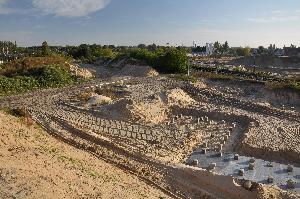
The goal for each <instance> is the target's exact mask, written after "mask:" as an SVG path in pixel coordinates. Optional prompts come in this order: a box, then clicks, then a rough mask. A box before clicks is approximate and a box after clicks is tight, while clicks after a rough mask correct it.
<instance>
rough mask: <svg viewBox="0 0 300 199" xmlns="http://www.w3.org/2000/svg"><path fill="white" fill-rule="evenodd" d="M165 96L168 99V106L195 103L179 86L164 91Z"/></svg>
mask: <svg viewBox="0 0 300 199" xmlns="http://www.w3.org/2000/svg"><path fill="white" fill-rule="evenodd" d="M166 97H167V100H168V106H172V105H180V106H183V107H185V106H188V105H191V104H193V103H195V100H194V99H193V98H191V97H190V96H189V95H188V94H187V93H186V92H184V91H183V90H182V89H180V88H176V89H173V90H170V91H168V92H166Z"/></svg>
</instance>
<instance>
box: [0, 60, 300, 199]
mask: <svg viewBox="0 0 300 199" xmlns="http://www.w3.org/2000/svg"><path fill="white" fill-rule="evenodd" d="M98 64H99V65H98V66H96V65H82V66H80V67H82V70H89V71H90V72H91V73H93V75H95V76H96V78H95V79H93V80H92V81H88V82H84V83H81V84H78V85H72V86H68V87H63V88H51V89H45V90H38V91H33V92H30V93H27V94H20V95H15V96H9V97H2V98H0V107H1V108H2V109H7V108H10V109H25V110H26V112H27V113H28V114H29V115H30V118H31V119H32V120H33V122H34V123H36V124H37V125H39V126H40V128H41V129H43V131H46V132H47V133H48V134H49V135H50V136H51V137H54V138H55V140H58V141H59V142H60V143H63V144H66V145H68V146H71V148H72V149H71V150H79V151H84V152H87V153H88V154H90V155H92V156H93V157H94V158H96V159H100V160H104V161H105V162H106V163H108V164H109V165H112V166H113V167H116V168H118V169H121V170H122V171H125V172H126V173H127V174H130V175H132V176H136V177H137V178H138V179H139V180H141V181H142V182H143V183H146V184H147V185H149V186H150V187H151V189H155V190H157V192H159V193H161V195H160V194H158V193H157V192H155V193H154V192H150V191H149V192H148V193H153V195H146V196H144V197H141V196H136V195H128V196H127V197H131V198H159V197H160V198H230V199H240V198H243V199H252V198H253V199H255V198H291V199H292V198H293V199H294V198H299V194H300V113H299V110H300V94H299V92H298V93H297V92H295V91H290V90H280V91H277V90H275V91H274V90H271V89H269V88H267V87H265V85H262V84H259V83H255V82H253V83H249V82H243V81H238V80H209V79H204V78H198V79H197V81H196V82H190V81H182V80H178V79H176V78H175V77H173V76H169V75H159V74H158V73H157V72H156V71H154V70H153V69H151V68H150V67H148V66H134V67H133V66H130V67H129V66H123V65H120V64H117V65H116V66H115V67H109V68H108V67H106V66H105V64H103V63H98ZM110 64H111V63H110ZM126 67H127V68H126ZM128 68H130V69H131V70H128ZM96 69H97V70H96ZM116 71H117V72H116ZM120 71H121V72H120ZM122 71H123V72H122ZM1 118H2V119H1V125H4V126H2V127H1V129H2V132H1V133H3V135H2V136H1V137H6V136H8V135H5V129H6V128H9V127H6V124H5V123H3V122H2V121H4V122H5V121H6V119H5V117H4V115H2V116H1ZM14 126H16V125H14ZM0 141H1V142H0V143H2V144H1V145H2V146H4V147H5V146H6V145H5V142H7V141H5V140H4V139H3V140H0ZM7 145H8V144H7ZM50 145H51V143H50V144H49V146H47V147H50ZM7 147H8V146H7ZM8 151H9V152H11V153H13V154H18V153H21V151H22V147H21V148H19V147H18V144H16V147H15V148H10V150H8ZM11 155H12V154H1V158H3V160H4V161H6V160H7V167H5V166H1V175H0V184H1V186H4V185H5V186H13V185H14V186H15V185H16V182H14V181H13V179H14V178H13V177H11V176H10V175H9V171H6V170H9V168H10V167H9V162H10V161H9V160H10V157H11ZM23 158H24V157H23ZM65 159H67V160H70V159H68V158H65ZM4 165H5V164H4ZM10 172H11V171H10ZM15 172H16V173H18V172H17V171H15ZM19 172H21V169H20V170H19ZM11 175H13V174H11ZM14 175H17V174H14ZM94 181H97V180H95V179H94ZM8 182H11V185H10V184H9V183H8ZM20 186H22V185H20ZM24 186H25V185H24ZM49 186H54V185H51V183H50V185H49ZM25 188H26V187H25ZM25 188H24V187H23V188H22V189H21V191H20V192H18V191H16V193H14V194H15V195H13V196H15V197H16V198H20V197H21V198H24V197H25V196H27V197H29V198H30V196H32V195H30V194H32V193H33V192H34V190H33V188H32V187H31V188H28V187H27V188H26V189H25ZM10 189H13V188H10ZM10 189H9V188H7V190H10ZM95 189H96V188H95ZM95 189H94V190H95ZM88 190H89V189H82V190H81V192H80V193H77V194H76V195H74V197H75V198H90V197H94V198H95V197H96V195H88V193H85V192H87V191H88ZM10 194H12V193H11V192H9V191H8V192H3V193H2V195H0V197H1V198H10V197H12V195H10ZM20 194H24V195H20ZM35 196H40V197H42V196H43V195H35ZM98 196H99V195H98ZM102 196H103V195H102ZM123 196H124V195H123ZM100 197H101V196H100ZM105 198H120V195H119V196H116V195H115V196H106V197H105ZM121 198H123V197H121Z"/></svg>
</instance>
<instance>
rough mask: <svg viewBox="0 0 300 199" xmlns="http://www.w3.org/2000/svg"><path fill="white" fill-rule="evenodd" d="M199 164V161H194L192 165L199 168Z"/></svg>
mask: <svg viewBox="0 0 300 199" xmlns="http://www.w3.org/2000/svg"><path fill="white" fill-rule="evenodd" d="M198 164H199V161H198V160H197V159H194V160H193V161H192V163H191V165H193V166H198Z"/></svg>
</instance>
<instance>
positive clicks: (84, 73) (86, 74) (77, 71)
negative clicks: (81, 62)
mask: <svg viewBox="0 0 300 199" xmlns="http://www.w3.org/2000/svg"><path fill="white" fill-rule="evenodd" d="M66 64H68V66H69V68H70V71H71V73H72V74H73V75H75V76H76V77H81V78H85V79H90V78H93V77H94V75H93V74H92V73H91V72H90V71H89V70H87V69H84V68H80V67H79V66H76V65H72V64H69V63H67V62H66Z"/></svg>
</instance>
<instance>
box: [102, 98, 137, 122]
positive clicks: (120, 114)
mask: <svg viewBox="0 0 300 199" xmlns="http://www.w3.org/2000/svg"><path fill="white" fill-rule="evenodd" d="M132 104H133V102H132V100H128V99H121V100H119V101H116V102H115V103H112V104H107V105H104V106H101V107H100V108H99V111H100V113H101V114H102V115H103V116H105V117H108V118H112V119H114V120H122V121H128V120H133V119H135V118H134V115H133V114H132V113H131V111H130V110H129V108H128V107H129V106H131V105H132Z"/></svg>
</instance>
